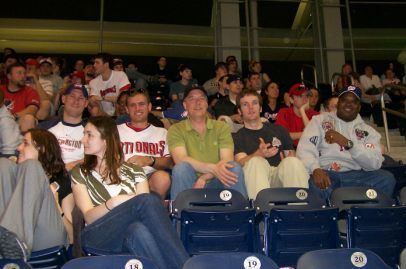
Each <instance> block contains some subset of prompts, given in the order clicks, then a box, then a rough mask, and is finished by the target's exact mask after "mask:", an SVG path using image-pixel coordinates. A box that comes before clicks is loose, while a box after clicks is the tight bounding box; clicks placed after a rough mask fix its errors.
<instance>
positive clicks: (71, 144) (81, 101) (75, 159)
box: [38, 84, 89, 171]
mask: <svg viewBox="0 0 406 269" xmlns="http://www.w3.org/2000/svg"><path fill="white" fill-rule="evenodd" d="M88 97H89V96H88V93H87V90H86V88H85V87H84V86H83V85H81V84H72V85H71V86H70V87H69V88H68V89H66V91H65V92H64V94H63V96H62V103H63V104H64V109H63V115H62V116H61V117H55V118H53V119H50V120H48V121H44V122H41V123H40V124H39V125H38V127H39V128H42V129H47V130H48V131H50V132H51V133H52V134H54V135H55V137H56V138H57V140H58V142H59V145H60V147H61V151H62V160H63V161H64V163H65V165H66V170H68V171H70V170H72V168H73V167H75V166H76V165H77V164H78V163H82V161H83V157H84V153H83V144H82V142H81V141H82V137H83V130H84V125H85V121H84V120H83V118H82V114H83V111H84V110H85V108H86V107H87V105H88V103H89V102H88Z"/></svg>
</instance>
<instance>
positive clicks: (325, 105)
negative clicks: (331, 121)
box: [323, 94, 338, 110]
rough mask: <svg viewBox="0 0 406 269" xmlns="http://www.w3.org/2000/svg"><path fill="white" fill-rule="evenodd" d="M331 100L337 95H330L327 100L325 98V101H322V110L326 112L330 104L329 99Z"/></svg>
mask: <svg viewBox="0 0 406 269" xmlns="http://www.w3.org/2000/svg"><path fill="white" fill-rule="evenodd" d="M333 98H338V95H337V94H333V95H331V96H330V97H329V98H327V99H326V100H324V102H323V106H324V110H327V108H328V105H329V104H330V101H331V99H333Z"/></svg>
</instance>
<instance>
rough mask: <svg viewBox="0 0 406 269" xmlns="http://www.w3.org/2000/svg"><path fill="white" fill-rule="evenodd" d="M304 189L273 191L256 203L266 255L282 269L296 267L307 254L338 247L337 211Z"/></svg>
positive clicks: (265, 194) (277, 189)
mask: <svg viewBox="0 0 406 269" xmlns="http://www.w3.org/2000/svg"><path fill="white" fill-rule="evenodd" d="M318 197H319V196H318V195H317V194H314V193H313V192H311V191H309V190H308V189H303V188H272V189H267V190H263V191H261V192H259V193H258V195H257V197H256V199H255V207H256V208H257V211H258V212H259V213H258V217H257V221H262V220H263V221H264V223H265V225H264V226H265V229H264V252H265V254H266V255H267V256H269V257H271V258H272V259H273V260H274V261H275V262H276V263H277V264H278V265H279V266H280V267H286V266H291V267H295V266H296V262H297V260H298V258H299V257H300V256H301V255H302V254H303V253H305V252H308V251H311V250H317V249H323V248H336V247H338V245H339V236H338V228H337V218H338V209H337V208H326V205H325V202H324V201H323V200H320V199H319V198H318Z"/></svg>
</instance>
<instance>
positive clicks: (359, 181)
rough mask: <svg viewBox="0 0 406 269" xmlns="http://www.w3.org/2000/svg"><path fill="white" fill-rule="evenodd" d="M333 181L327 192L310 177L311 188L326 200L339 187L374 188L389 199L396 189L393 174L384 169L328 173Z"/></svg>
mask: <svg viewBox="0 0 406 269" xmlns="http://www.w3.org/2000/svg"><path fill="white" fill-rule="evenodd" d="M324 171H325V172H327V174H328V176H329V177H330V180H331V185H330V187H328V188H327V189H326V190H321V189H320V188H319V187H317V186H316V184H315V183H314V180H313V176H311V177H310V180H309V187H310V188H312V189H314V190H315V191H316V193H319V194H320V195H321V197H323V198H324V199H328V198H329V197H330V194H331V193H332V192H333V190H334V189H336V188H338V187H357V186H358V187H362V186H367V187H373V188H376V189H378V190H380V191H382V192H383V193H385V194H386V195H388V196H389V197H392V194H393V189H394V188H395V184H396V180H395V177H394V176H393V174H392V173H391V172H388V171H386V170H383V169H378V170H374V171H364V170H353V171H347V172H334V171H327V170H324Z"/></svg>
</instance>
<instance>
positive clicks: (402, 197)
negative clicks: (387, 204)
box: [399, 187, 406, 205]
mask: <svg viewBox="0 0 406 269" xmlns="http://www.w3.org/2000/svg"><path fill="white" fill-rule="evenodd" d="M399 204H400V205H406V187H403V188H402V189H401V190H400V193H399Z"/></svg>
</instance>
